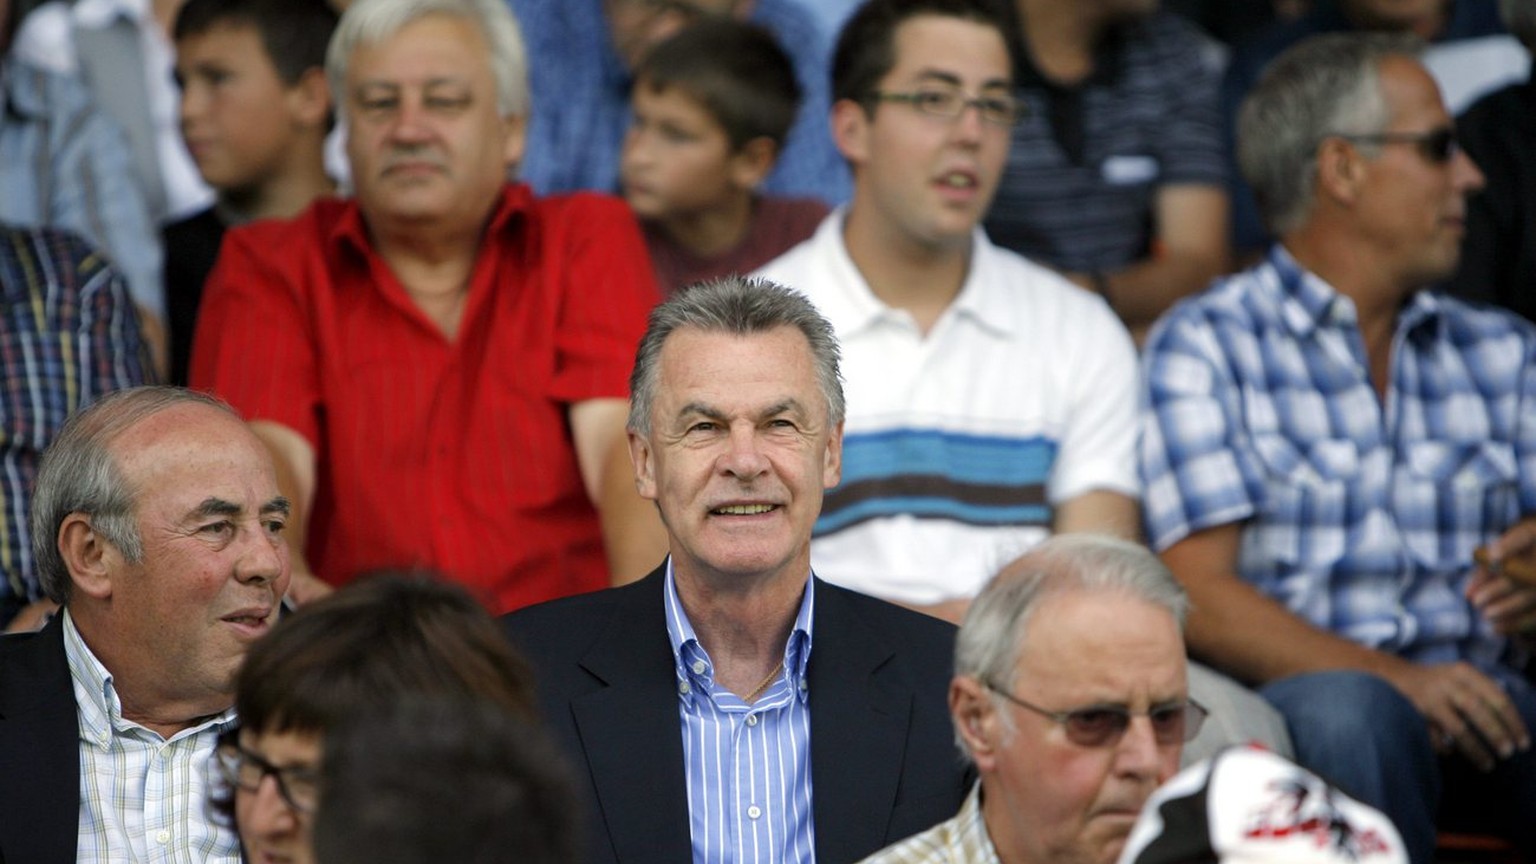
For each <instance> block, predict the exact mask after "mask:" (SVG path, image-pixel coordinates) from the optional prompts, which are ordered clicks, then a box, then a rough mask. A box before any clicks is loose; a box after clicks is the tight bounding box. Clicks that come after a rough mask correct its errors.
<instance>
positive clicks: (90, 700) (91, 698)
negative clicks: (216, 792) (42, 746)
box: [63, 606, 235, 749]
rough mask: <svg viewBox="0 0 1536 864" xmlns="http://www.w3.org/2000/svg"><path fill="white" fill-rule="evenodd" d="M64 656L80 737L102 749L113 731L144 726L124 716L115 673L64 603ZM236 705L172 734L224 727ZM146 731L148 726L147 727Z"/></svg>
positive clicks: (178, 734) (108, 741)
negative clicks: (76, 623) (88, 641)
mask: <svg viewBox="0 0 1536 864" xmlns="http://www.w3.org/2000/svg"><path fill="white" fill-rule="evenodd" d="M63 615H64V657H65V659H66V660H67V661H68V663H69V677H70V679H71V681H72V682H73V683H74V689H75V704H76V706H77V708H78V714H79V717H80V739H81V740H82V741H84V742H86V743H88V744H93V745H95V746H97V747H100V748H102V749H106V748H108V747H110V746H111V743H112V736H113V734H114V733H121V732H126V731H128V730H131V729H143V728H144V727H143V726H140V725H139V724H137V723H135V722H133V721H132V720H128V719H125V718H124V717H123V703H122V700H121V699H119V698H118V696H117V688H116V687H115V686H113V682H112V673H111V671H110V670H108V669H107V667H106V666H104V665H102V662H101V660H99V659H97V657H96V655H95V653H93V652H92V651H91V648H90V646H89V645H86V644H85V639H84V637H82V636H81V635H80V631H79V629H78V628H76V627H75V619H74V618H73V617H72V616H71V615H70V614H69V607H68V606H66V607H64V611H63ZM234 721H235V709H234V706H230V707H229V708H227V709H225V710H224V711H222V712H220V713H219V714H215V715H213V716H211V717H208V718H206V719H205V720H204V721H203V722H201V723H198V724H195V725H193V726H190V727H188V728H186V729H183V730H182V731H180V732H178V733H176V735H174V736H172V737H173V738H177V737H181V736H183V735H190V734H193V733H196V732H199V731H201V730H203V729H205V728H207V727H209V726H215V727H217V728H218V729H220V730H222V729H224V728H228V727H230V726H233V725H234ZM146 731H147V730H146Z"/></svg>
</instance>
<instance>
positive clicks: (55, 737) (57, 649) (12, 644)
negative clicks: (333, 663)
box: [0, 387, 288, 864]
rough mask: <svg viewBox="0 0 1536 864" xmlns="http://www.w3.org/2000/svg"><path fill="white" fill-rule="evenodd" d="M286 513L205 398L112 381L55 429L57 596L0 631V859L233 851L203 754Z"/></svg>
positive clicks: (266, 581)
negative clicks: (26, 624)
mask: <svg viewBox="0 0 1536 864" xmlns="http://www.w3.org/2000/svg"><path fill="white" fill-rule="evenodd" d="M287 511H288V504H287V502H286V501H285V500H284V499H282V498H281V497H280V496H279V495H278V493H277V479H276V476H275V473H274V471H273V469H272V461H271V459H270V457H269V456H268V455H267V453H266V451H265V450H264V449H263V448H262V446H261V443H260V442H259V441H257V440H256V438H255V437H254V436H252V435H251V433H250V432H248V431H247V430H246V428H245V424H244V423H243V422H242V421H241V420H240V418H239V417H238V416H236V415H235V414H234V412H233V411H231V410H230V409H229V408H228V406H225V405H223V404H222V403H220V402H217V401H216V400H213V399H211V398H210V397H207V396H203V395H201V394H197V393H192V392H189V391H185V390H179V389H175V388H166V387H139V388H134V389H130V390H123V391H119V392H118V393H115V394H113V395H111V396H108V397H106V398H104V399H103V400H101V401H100V402H97V403H96V404H95V405H93V406H92V407H90V408H89V409H87V410H85V411H83V412H81V413H80V414H79V415H77V416H76V417H75V418H73V419H72V420H71V421H70V422H69V423H68V424H67V425H66V426H65V427H64V430H63V432H61V433H60V435H59V437H58V439H57V440H56V441H55V442H54V443H53V445H52V446H50V447H49V449H48V450H47V452H45V453H44V455H43V459H42V463H41V466H40V468H39V470H38V478H37V493H36V496H35V497H34V502H33V510H32V539H33V549H34V552H35V554H36V556H37V561H38V573H39V577H40V580H41V582H42V584H43V588H44V590H46V591H47V592H48V596H49V597H50V598H51V599H53V600H54V601H55V602H57V603H58V604H59V605H60V606H61V607H62V609H61V611H60V612H59V614H58V615H57V616H56V617H54V618H53V619H52V620H51V621H50V622H49V623H48V624H47V625H45V626H44V627H43V629H42V630H41V631H39V632H35V633H25V634H15V635H10V636H5V637H0V814H4V815H3V817H0V862H10V864H55V862H57V864H65V862H73V861H77V860H79V861H130V860H135V859H141V858H143V857H144V854H145V852H146V849H145V847H149V850H153V851H155V852H157V853H161V854H164V853H166V852H168V853H169V855H168V860H173V861H199V862H204V861H219V862H236V861H238V860H239V858H240V850H239V843H238V840H237V838H236V837H235V836H234V832H233V830H232V829H231V828H229V827H228V826H225V825H221V824H219V823H217V822H215V821H214V820H211V819H209V810H208V808H207V806H206V801H205V798H206V794H205V787H206V785H207V764H208V760H209V756H210V755H211V754H212V752H213V745H214V740H215V739H216V738H217V736H218V733H219V732H220V731H222V730H223V729H225V728H228V727H230V726H231V725H232V724H233V723H234V712H233V703H234V673H235V670H236V668H237V667H238V666H239V664H240V661H241V660H242V659H243V658H244V656H245V649H246V647H247V646H248V645H249V644H250V643H251V642H252V641H254V640H255V639H256V638H258V637H259V636H261V635H262V634H263V633H265V632H266V631H267V630H268V629H269V628H270V625H271V624H272V623H273V622H274V621H275V620H276V617H277V607H278V603H279V601H280V600H281V599H282V596H283V592H284V590H285V589H286V588H287V584H288V558H287V551H286V546H285V545H284V543H283V541H282V537H281V531H282V527H283V524H284V521H285V519H286V516H287ZM77 693H79V694H80V696H79V697H78V698H77V696H76V694H77ZM87 780H88V781H89V782H85V781H87Z"/></svg>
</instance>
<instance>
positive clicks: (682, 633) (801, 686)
mask: <svg viewBox="0 0 1536 864" xmlns="http://www.w3.org/2000/svg"><path fill="white" fill-rule="evenodd" d="M662 585H663V606H664V607H665V609H666V618H667V641H668V642H670V643H671V645H672V662H673V664H674V666H675V668H676V673H677V684H678V695H679V697H680V698H681V699H682V700H683V701H684V702H689V703H691V702H692V701H693V699H695V698H697V695H698V694H699V693H704V692H708V686H709V684H710V683H711V682H713V681H714V678H715V667H714V662H713V661H711V660H710V658H709V652H707V651H705V650H704V646H703V645H701V644H700V643H699V637H698V634H697V633H695V632H694V629H693V622H692V621H689V620H688V612H687V610H685V609H683V602H682V600H681V599H680V598H679V597H678V596H677V583H676V582H675V581H674V580H673V577H672V559H671V557H668V558H667V573H666V577H665V579H664V580H663V582H662ZM815 587H816V580H815V579H814V578H810V579H806V580H805V593H804V594H802V595H801V598H800V610H799V611H798V612H797V613H795V623H794V625H793V626H792V627H791V628H790V631H789V641H788V642H786V643H785V645H784V669H785V671H786V672H787V673H788V675H789V683H790V686H792V687H794V688H795V693H796V694H797V695H798V697H799V699H800V701H801V702H804V701H805V699H806V696H807V691H808V690H809V688H808V686H807V682H806V677H805V673H806V667H807V666H808V665H809V664H810V660H811V623H812V621H813V620H814V618H815V614H816V599H815V597H816V592H815ZM684 685H687V686H686V687H684Z"/></svg>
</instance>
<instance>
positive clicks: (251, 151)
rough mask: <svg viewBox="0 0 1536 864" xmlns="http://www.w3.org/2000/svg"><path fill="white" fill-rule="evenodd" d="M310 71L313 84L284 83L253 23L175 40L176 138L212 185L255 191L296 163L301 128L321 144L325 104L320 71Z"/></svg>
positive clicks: (216, 27)
mask: <svg viewBox="0 0 1536 864" xmlns="http://www.w3.org/2000/svg"><path fill="white" fill-rule="evenodd" d="M310 74H312V75H314V76H315V78H316V83H315V86H311V87H303V86H300V85H298V84H295V85H294V86H292V87H290V86H288V85H287V84H286V83H285V82H284V81H283V79H282V77H281V76H279V75H278V72H277V68H276V67H275V66H273V65H272V60H271V58H270V57H268V55H267V51H266V48H265V46H263V45H262V41H261V34H260V33H259V32H258V31H257V30H256V28H255V27H254V26H247V25H236V24H215V25H213V26H212V27H209V28H208V29H207V30H205V31H203V32H201V33H192V34H189V35H187V36H184V37H182V38H181V39H179V40H177V42H176V78H177V80H178V81H180V82H181V135H182V138H183V139H184V140H185V141H186V144H187V151H188V152H189V153H191V154H192V159H193V161H195V162H196V163H197V170H198V171H199V172H200V173H201V174H202V175H203V179H204V180H206V181H208V184H209V185H210V186H213V187H214V188H215V189H219V190H221V191H231V190H233V191H237V192H238V191H244V190H247V189H252V188H255V187H257V186H258V185H260V184H261V183H263V182H266V181H268V180H270V179H272V178H273V177H274V175H278V174H281V173H282V169H283V168H284V166H285V164H286V163H292V162H295V161H297V160H296V154H295V152H294V150H295V148H296V147H299V146H301V145H302V144H304V143H305V142H306V141H307V140H308V139H306V138H304V137H303V133H305V132H310V133H313V134H314V135H315V136H316V138H315V140H317V141H318V130H319V128H320V127H321V125H322V124H323V123H324V122H325V113H326V110H327V107H328V105H327V100H325V99H324V98H323V96H322V95H319V94H323V92H324V88H323V87H319V86H318V81H319V78H320V76H321V75H322V73H321V71H320V70H319V69H318V68H317V69H315V70H314V71H313V72H312V73H310ZM315 146H318V145H315Z"/></svg>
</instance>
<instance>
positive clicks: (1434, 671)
mask: <svg viewBox="0 0 1536 864" xmlns="http://www.w3.org/2000/svg"><path fill="white" fill-rule="evenodd" d="M1383 677H1385V678H1386V679H1387V681H1388V682H1389V683H1391V684H1392V686H1394V687H1396V688H1397V689H1398V690H1399V691H1400V692H1401V693H1402V694H1403V695H1404V696H1406V697H1408V700H1409V701H1410V702H1412V703H1413V704H1414V706H1415V707H1417V708H1418V709H1419V713H1421V714H1423V715H1424V718H1425V720H1427V721H1428V722H1429V733H1430V737H1431V739H1433V741H1434V745H1435V749H1436V750H1438V751H1440V752H1442V753H1445V752H1449V751H1451V750H1456V751H1459V752H1460V753H1461V754H1462V755H1464V756H1466V757H1467V759H1468V760H1469V761H1471V763H1472V764H1473V765H1476V766H1477V767H1478V768H1479V769H1480V770H1483V771H1490V770H1492V769H1493V767H1494V765H1495V764H1496V763H1497V762H1498V760H1500V759H1507V758H1509V757H1510V756H1512V755H1514V753H1515V751H1516V750H1527V749H1530V746H1531V739H1530V732H1529V731H1528V730H1527V729H1526V728H1525V724H1524V723H1523V722H1522V721H1521V720H1520V712H1519V711H1518V710H1517V709H1516V708H1515V705H1514V703H1513V702H1511V701H1510V699H1509V696H1508V695H1507V694H1506V693H1505V692H1504V688H1503V687H1501V686H1499V683H1498V682H1497V681H1494V680H1493V679H1492V678H1489V677H1488V676H1487V675H1484V674H1483V673H1481V672H1479V671H1478V670H1477V669H1475V668H1473V667H1472V666H1470V665H1468V664H1466V663H1441V664H1434V665H1423V664H1419V663H1412V662H1409V661H1402V662H1401V663H1399V664H1394V668H1392V669H1391V670H1386V671H1384V673H1383Z"/></svg>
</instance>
